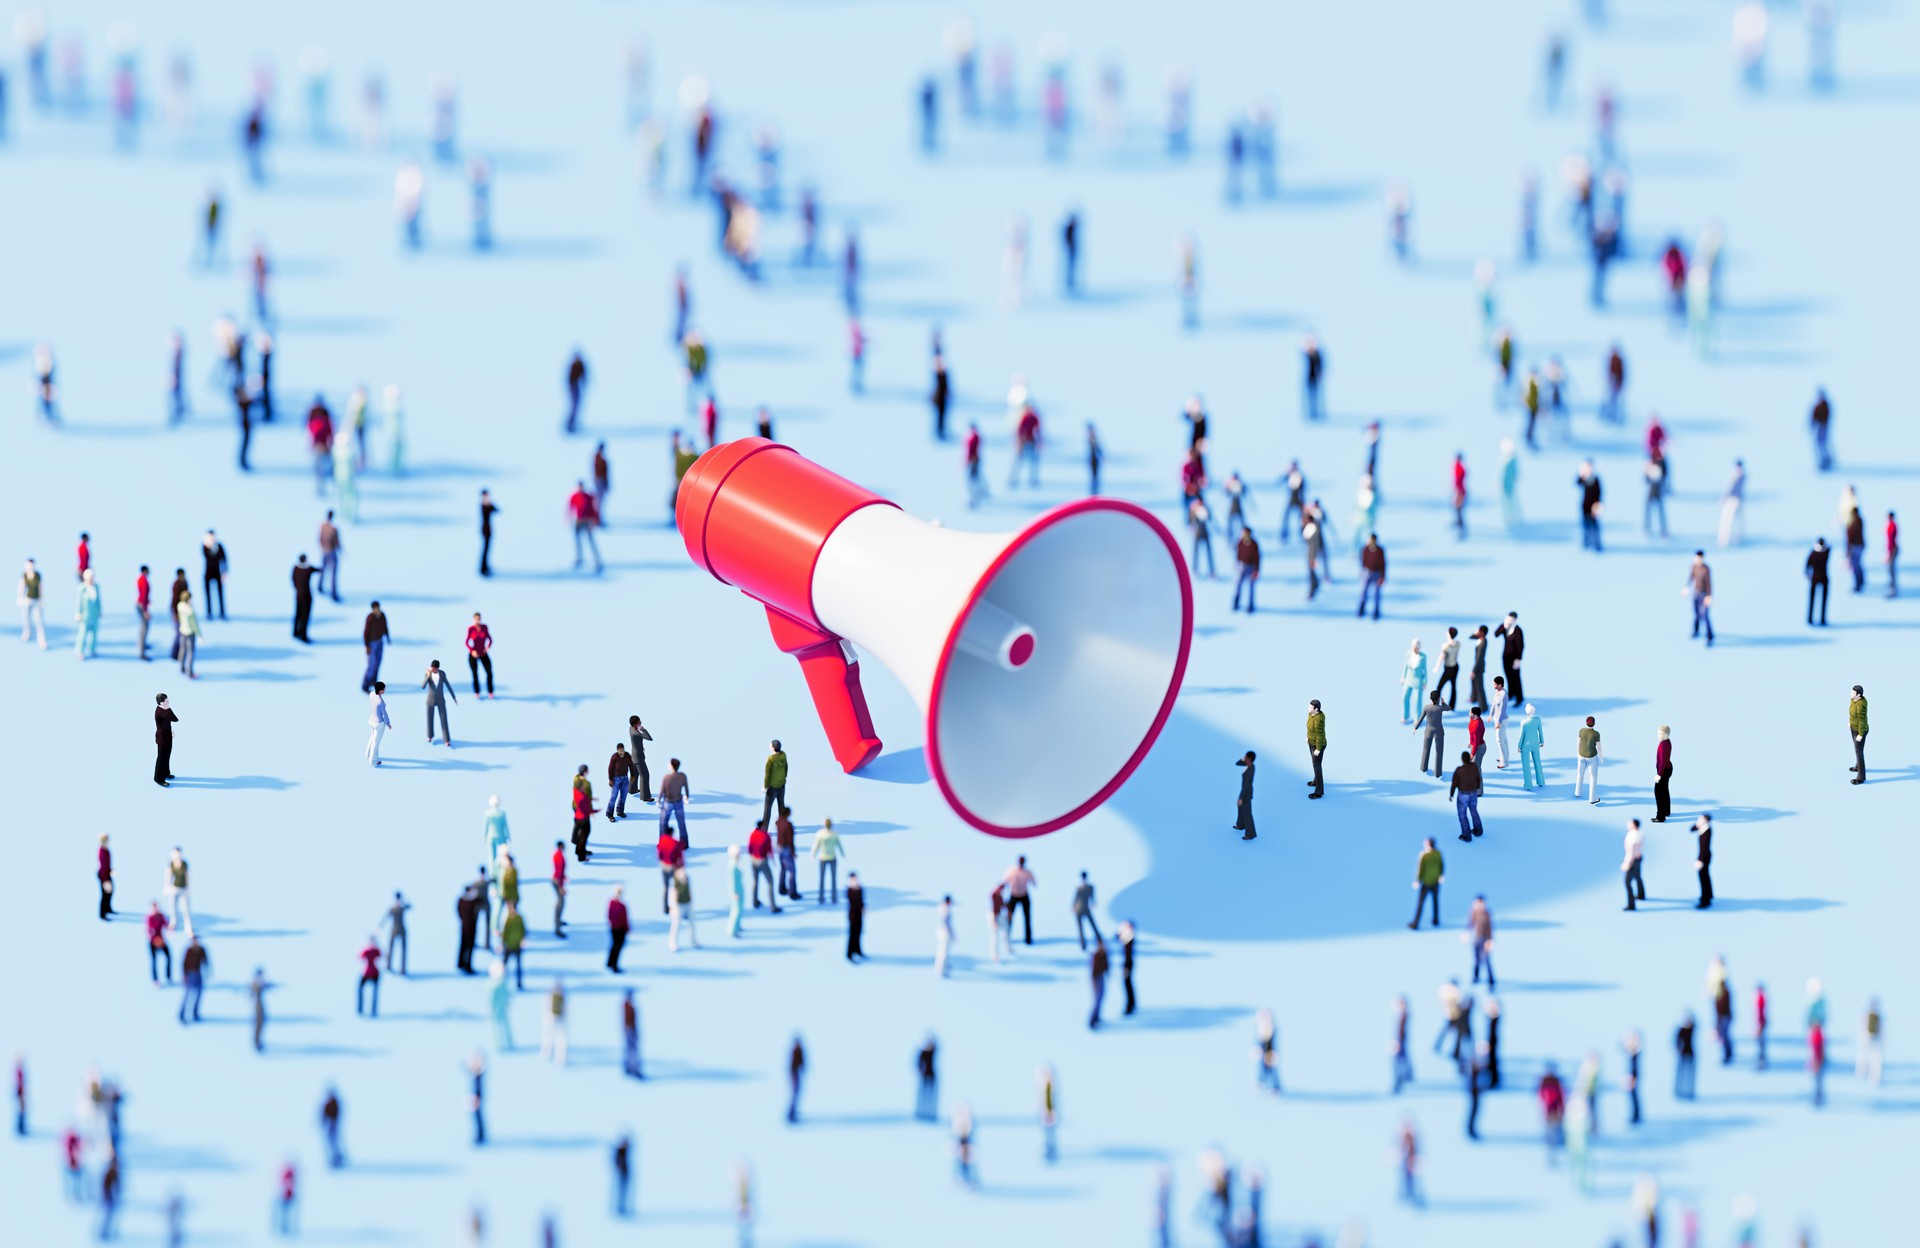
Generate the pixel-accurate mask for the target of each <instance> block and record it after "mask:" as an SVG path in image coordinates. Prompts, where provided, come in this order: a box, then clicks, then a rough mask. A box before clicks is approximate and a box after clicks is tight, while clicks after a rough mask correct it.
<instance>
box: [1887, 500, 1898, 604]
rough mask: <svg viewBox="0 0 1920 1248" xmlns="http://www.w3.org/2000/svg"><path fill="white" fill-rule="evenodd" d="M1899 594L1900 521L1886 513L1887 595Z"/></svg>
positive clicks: (1892, 596) (1890, 596)
mask: <svg viewBox="0 0 1920 1248" xmlns="http://www.w3.org/2000/svg"><path fill="white" fill-rule="evenodd" d="M1899 596H1900V522H1899V521H1897V520H1895V519H1894V518H1893V513H1892V512H1888V513H1887V597H1889V598H1898V597H1899Z"/></svg>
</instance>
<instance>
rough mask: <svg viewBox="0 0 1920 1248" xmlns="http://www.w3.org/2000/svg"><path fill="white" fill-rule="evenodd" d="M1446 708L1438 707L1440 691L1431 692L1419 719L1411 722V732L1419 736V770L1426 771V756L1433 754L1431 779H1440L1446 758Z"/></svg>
mask: <svg viewBox="0 0 1920 1248" xmlns="http://www.w3.org/2000/svg"><path fill="white" fill-rule="evenodd" d="M1446 714H1447V708H1446V707H1444V706H1442V705H1440V691H1439V690H1438V689H1435V690H1433V691H1432V692H1431V693H1429V694H1428V695H1427V705H1426V706H1425V707H1424V708H1422V709H1421V711H1420V714H1419V717H1418V718H1416V719H1415V720H1414V721H1413V730H1414V731H1415V732H1418V733H1420V734H1421V736H1420V770H1421V772H1422V773H1425V772H1426V770H1427V754H1428V752H1429V751H1431V752H1432V754H1433V778H1434V779H1436V780H1438V779H1439V778H1440V769H1441V767H1443V766H1444V765H1445V763H1446V757H1447V725H1446Z"/></svg>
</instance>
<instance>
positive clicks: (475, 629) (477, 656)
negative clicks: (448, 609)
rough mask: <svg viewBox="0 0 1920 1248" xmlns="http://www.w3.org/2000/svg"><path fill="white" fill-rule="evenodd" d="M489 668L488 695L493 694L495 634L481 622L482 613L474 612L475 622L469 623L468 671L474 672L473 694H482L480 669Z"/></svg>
mask: <svg viewBox="0 0 1920 1248" xmlns="http://www.w3.org/2000/svg"><path fill="white" fill-rule="evenodd" d="M483 667H484V668H486V669H487V696H488V697H489V698H491V697H492V696H493V634H492V633H491V632H489V631H488V630H487V626H486V625H485V624H482V623H481V622H480V613H479V612H478V611H475V612H474V613H473V623H471V624H469V625H467V671H469V672H471V673H472V674H473V696H474V697H476V698H477V697H479V696H480V669H481V668H483Z"/></svg>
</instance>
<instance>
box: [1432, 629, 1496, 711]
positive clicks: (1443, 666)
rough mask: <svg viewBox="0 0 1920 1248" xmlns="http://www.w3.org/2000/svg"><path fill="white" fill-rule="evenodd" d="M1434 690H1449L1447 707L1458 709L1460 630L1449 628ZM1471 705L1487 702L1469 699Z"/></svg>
mask: <svg viewBox="0 0 1920 1248" xmlns="http://www.w3.org/2000/svg"><path fill="white" fill-rule="evenodd" d="M1433 688H1434V692H1436V693H1437V692H1439V691H1440V690H1442V689H1445V690H1446V691H1447V709H1448V710H1450V711H1452V710H1458V709H1459V707H1458V705H1457V703H1458V702H1459V699H1460V630H1459V629H1457V628H1449V629H1447V640H1446V642H1445V644H1443V645H1442V646H1441V647H1440V679H1439V680H1438V681H1436V682H1434V686H1433ZM1468 705H1470V706H1485V705H1486V703H1485V702H1476V701H1472V700H1469V702H1468Z"/></svg>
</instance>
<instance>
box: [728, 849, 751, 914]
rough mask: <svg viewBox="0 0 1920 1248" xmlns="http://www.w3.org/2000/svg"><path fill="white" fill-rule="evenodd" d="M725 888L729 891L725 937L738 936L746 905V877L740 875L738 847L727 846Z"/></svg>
mask: <svg viewBox="0 0 1920 1248" xmlns="http://www.w3.org/2000/svg"><path fill="white" fill-rule="evenodd" d="M727 887H728V888H729V890H730V892H729V900H728V902H727V935H729V936H738V935H739V934H740V918H741V915H742V913H743V912H744V909H745V906H746V904H747V881H746V877H745V876H743V875H741V874H740V847H739V846H738V845H729V846H727Z"/></svg>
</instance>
